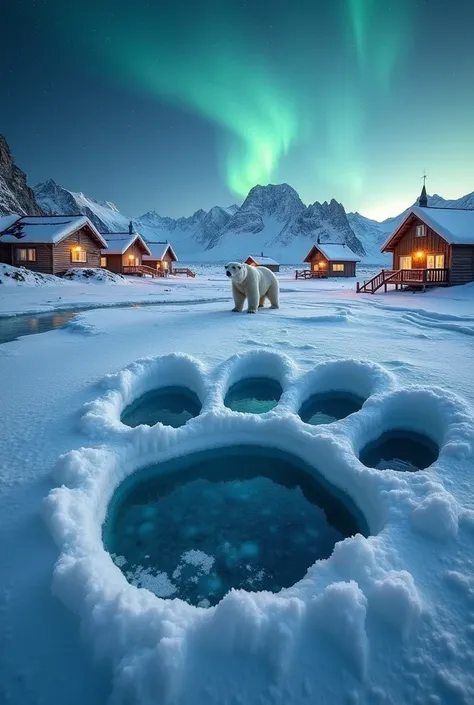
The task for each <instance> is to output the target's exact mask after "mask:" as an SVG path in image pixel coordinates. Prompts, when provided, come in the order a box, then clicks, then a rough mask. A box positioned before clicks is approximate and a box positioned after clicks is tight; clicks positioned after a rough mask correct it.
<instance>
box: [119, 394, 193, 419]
mask: <svg viewBox="0 0 474 705" xmlns="http://www.w3.org/2000/svg"><path fill="white" fill-rule="evenodd" d="M201 407H202V405H201V402H200V401H199V398H198V396H197V394H195V393H194V392H193V391H191V390H190V389H188V388H187V387H162V388H161V389H154V390H152V391H150V392H146V394H143V395H142V396H141V397H139V398H138V399H136V400H135V401H134V402H132V404H130V405H129V406H127V407H126V409H124V411H123V412H122V415H121V417H120V420H121V421H122V423H124V424H126V425H127V426H132V427H135V426H140V424H146V425H147V426H154V425H155V424H156V423H158V422H161V423H162V424H164V425H165V426H173V428H178V427H179V426H184V424H185V423H186V422H187V421H189V420H190V419H192V418H193V417H194V416H198V414H199V413H200V411H201Z"/></svg>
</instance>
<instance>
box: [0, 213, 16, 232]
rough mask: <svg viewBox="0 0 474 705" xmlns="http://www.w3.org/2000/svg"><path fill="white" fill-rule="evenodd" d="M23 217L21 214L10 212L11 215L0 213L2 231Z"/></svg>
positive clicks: (0, 230) (0, 228) (0, 229)
mask: <svg viewBox="0 0 474 705" xmlns="http://www.w3.org/2000/svg"><path fill="white" fill-rule="evenodd" d="M20 218H21V215H17V214H16V213H10V214H9V215H0V233H2V232H3V231H4V230H6V229H7V228H9V227H10V226H11V225H13V223H16V221H17V220H19V219H20Z"/></svg>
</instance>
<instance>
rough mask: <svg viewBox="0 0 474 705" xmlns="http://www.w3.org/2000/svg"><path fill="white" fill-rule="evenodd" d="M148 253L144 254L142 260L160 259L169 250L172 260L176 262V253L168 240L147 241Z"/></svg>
mask: <svg viewBox="0 0 474 705" xmlns="http://www.w3.org/2000/svg"><path fill="white" fill-rule="evenodd" d="M147 244H148V249H149V250H150V254H149V255H145V256H144V257H143V260H144V261H145V260H162V259H163V258H164V256H165V255H166V252H167V251H168V250H169V252H170V255H171V259H172V260H173V262H177V261H178V258H177V257H176V253H175V251H174V250H173V248H172V247H171V245H170V243H169V242H148V243H147Z"/></svg>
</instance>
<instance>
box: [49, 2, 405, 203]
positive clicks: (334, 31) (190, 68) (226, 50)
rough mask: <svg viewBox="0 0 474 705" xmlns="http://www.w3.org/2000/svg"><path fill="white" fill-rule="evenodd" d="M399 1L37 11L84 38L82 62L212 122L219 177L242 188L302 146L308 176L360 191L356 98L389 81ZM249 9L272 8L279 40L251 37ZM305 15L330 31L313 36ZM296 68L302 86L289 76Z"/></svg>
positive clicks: (263, 179) (362, 117) (361, 126)
mask: <svg viewBox="0 0 474 705" xmlns="http://www.w3.org/2000/svg"><path fill="white" fill-rule="evenodd" d="M409 2H410V0H336V1H335V3H334V6H332V7H331V8H328V6H327V4H326V3H324V4H321V6H320V7H318V6H317V3H316V5H315V2H312V1H310V0H299V1H298V0H295V4H294V8H293V10H294V14H292V12H288V9H285V7H286V6H285V7H284V6H283V5H282V6H280V5H276V6H275V7H274V8H273V7H272V6H269V5H268V3H265V2H263V0H255V4H254V5H250V4H249V5H248V6H247V9H246V10H242V7H240V9H239V5H238V3H236V2H234V0H227V2H225V0H220V1H218V0H201V2H199V3H195V4H194V5H193V4H189V6H188V5H187V3H183V2H181V3H180V2H179V1H178V0H176V1H175V2H174V3H173V2H171V1H170V0H161V1H160V2H158V3H156V4H155V5H152V4H150V3H148V2H146V0H135V2H134V3H133V5H132V6H128V5H127V6H126V7H125V8H124V7H120V9H116V7H115V5H114V3H113V2H112V0H105V1H104V2H102V3H100V4H99V5H98V6H97V4H95V3H93V2H92V0H83V2H82V3H81V4H80V6H79V5H78V4H76V3H74V4H71V5H69V3H64V2H63V1H62V0H61V2H60V1H59V0H50V3H49V11H50V12H53V13H54V16H55V18H57V16H58V15H59V14H60V13H62V16H63V18H64V21H65V22H66V18H67V28H68V30H71V31H73V32H75V33H76V37H75V38H76V39H77V44H78V47H80V48H81V55H83V54H84V52H86V53H87V47H89V49H90V52H91V53H92V56H93V57H94V58H95V64H96V65H94V70H97V68H99V69H100V68H102V70H105V71H106V72H107V73H108V74H109V77H112V78H113V79H114V80H116V81H120V82H124V83H125V84H126V85H127V86H129V87H133V88H134V89H139V90H142V91H145V92H147V93H148V94H150V95H156V96H157V97H159V98H160V99H161V100H164V101H166V102H168V103H170V104H174V105H179V106H182V107H183V109H185V110H190V111H192V112H194V113H195V114H198V115H200V116H202V117H203V118H204V119H206V120H207V121H210V122H212V123H214V124H216V125H217V126H218V127H220V128H221V134H222V138H221V140H220V145H219V146H220V147H221V151H222V155H221V157H222V163H221V167H222V170H223V173H224V175H225V179H226V182H227V185H228V187H229V188H230V190H232V191H233V192H234V193H235V194H237V195H239V196H246V194H247V193H248V191H249V189H250V188H251V187H252V186H254V185H255V184H257V183H261V184H266V183H269V182H270V181H272V180H273V179H274V178H275V177H276V178H278V168H279V166H280V165H281V163H282V161H283V160H284V159H285V158H286V157H287V155H289V156H288V158H291V151H293V149H299V150H304V152H305V154H306V155H307V160H308V161H309V163H312V166H311V167H310V171H311V170H312V171H313V172H314V174H312V173H310V174H309V176H310V178H312V179H314V180H315V181H319V182H321V181H322V180H323V181H325V182H327V183H331V184H334V185H336V186H339V187H341V186H344V187H345V188H348V189H349V191H350V192H352V193H356V192H360V191H361V189H362V188H363V184H364V178H365V175H364V163H365V161H364V158H363V154H361V149H362V147H361V142H362V135H363V132H364V130H365V129H367V125H366V124H365V123H366V119H367V117H368V112H369V111H368V110H367V108H366V103H368V102H369V100H370V99H372V100H371V102H372V103H373V96H374V92H379V93H380V94H381V96H382V95H384V96H385V97H386V92H387V90H389V88H390V79H391V77H392V75H393V72H394V69H395V67H396V63H397V60H398V58H399V57H400V55H401V54H402V51H403V48H404V42H405V41H406V35H407V30H406V27H407V25H408V24H409V22H408V16H409ZM257 10H260V11H261V12H265V10H268V13H269V16H270V17H274V18H275V21H274V20H271V21H274V25H275V29H274V32H275V44H276V45H277V49H279V51H275V49H274V48H273V52H272V48H271V47H270V48H269V47H268V46H267V45H266V44H265V42H263V41H262V37H261V35H260V33H259V31H258V26H256V25H255V21H254V20H255V15H254V14H252V13H256V11H257ZM279 13H280V15H279ZM91 18H93V19H91ZM278 19H280V22H278ZM268 21H270V20H268ZM315 22H319V23H320V24H321V26H322V28H323V29H322V30H321V33H322V35H324V34H325V31H326V30H325V28H326V27H328V28H329V29H328V36H331V37H333V36H334V37H335V39H334V40H332V39H331V41H329V40H328V41H327V42H326V43H324V41H320V42H318V40H317V38H316V35H315V32H314V31H313V29H312V27H311V23H315ZM91 23H92V24H91ZM324 23H326V24H324ZM272 26H273V25H272ZM323 39H324V36H323ZM308 67H309V73H310V75H311V77H312V79H311V83H310V84H309V85H308V84H307V83H303V82H302V80H301V76H305V75H306V76H307V75H308ZM308 155H313V156H312V158H311V157H309V156H308Z"/></svg>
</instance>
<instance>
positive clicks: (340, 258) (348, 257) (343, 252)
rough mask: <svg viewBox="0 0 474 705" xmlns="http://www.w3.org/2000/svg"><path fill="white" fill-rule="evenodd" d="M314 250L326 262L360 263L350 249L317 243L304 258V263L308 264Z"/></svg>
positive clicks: (344, 246)
mask: <svg viewBox="0 0 474 705" xmlns="http://www.w3.org/2000/svg"><path fill="white" fill-rule="evenodd" d="M315 248H316V249H318V250H319V251H320V252H321V254H322V255H324V257H326V259H327V260H328V262H360V257H359V255H356V254H355V253H354V252H352V250H351V249H350V247H347V245H338V244H335V245H329V244H326V243H319V242H318V243H317V244H316V245H313V247H312V248H311V249H310V251H309V252H308V254H307V255H306V257H305V258H304V261H305V262H309V261H310V260H311V255H312V252H313V249H315Z"/></svg>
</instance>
